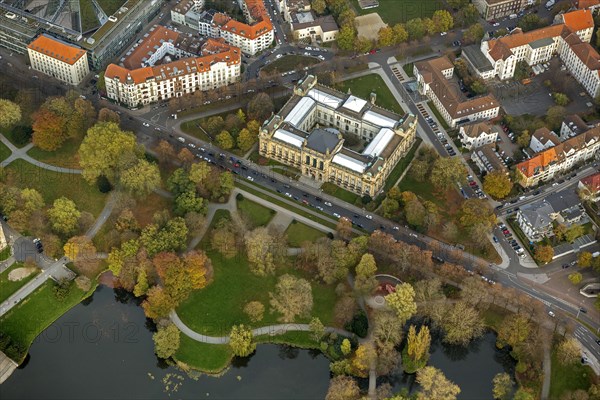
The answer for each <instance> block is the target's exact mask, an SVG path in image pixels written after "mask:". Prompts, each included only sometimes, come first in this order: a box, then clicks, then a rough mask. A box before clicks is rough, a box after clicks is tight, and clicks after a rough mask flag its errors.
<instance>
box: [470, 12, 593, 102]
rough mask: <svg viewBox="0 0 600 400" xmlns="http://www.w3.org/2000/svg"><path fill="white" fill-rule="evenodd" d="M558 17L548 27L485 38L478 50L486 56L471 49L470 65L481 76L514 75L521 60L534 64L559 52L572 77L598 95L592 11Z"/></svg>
mask: <svg viewBox="0 0 600 400" xmlns="http://www.w3.org/2000/svg"><path fill="white" fill-rule="evenodd" d="M556 21H557V23H556V24H554V25H551V26H548V27H544V28H540V29H535V30H533V31H529V32H523V31H521V29H515V30H513V31H512V32H511V33H510V34H509V35H506V36H503V37H500V38H497V39H491V40H485V41H482V42H481V46H480V49H479V52H480V53H482V55H483V58H482V57H481V56H480V55H479V54H475V51H473V49H470V53H468V54H467V57H465V58H466V60H467V61H468V62H469V64H470V65H469V67H470V68H471V69H472V70H473V71H474V72H475V73H476V75H478V76H479V77H481V78H482V79H490V78H493V77H494V76H498V78H499V79H501V80H504V79H511V78H512V77H513V76H514V73H515V68H516V66H517V63H518V62H520V61H524V62H526V63H527V64H528V65H530V66H533V65H537V64H541V63H545V62H547V61H549V60H550V59H551V58H552V57H554V56H555V55H556V54H558V56H559V57H560V59H561V60H562V62H563V63H564V65H565V67H566V68H567V69H568V70H569V72H570V73H571V74H572V75H573V77H574V78H575V79H576V80H577V81H578V82H579V83H580V84H581V85H582V86H583V87H584V88H585V90H586V91H587V92H588V93H589V94H590V96H592V97H594V98H595V97H596V96H598V94H600V55H598V52H597V51H596V50H595V49H594V48H593V47H592V46H591V45H590V44H589V42H590V40H591V38H592V32H593V30H594V18H593V16H592V13H591V11H590V10H576V11H571V12H567V13H565V14H559V15H558V16H557V19H556Z"/></svg>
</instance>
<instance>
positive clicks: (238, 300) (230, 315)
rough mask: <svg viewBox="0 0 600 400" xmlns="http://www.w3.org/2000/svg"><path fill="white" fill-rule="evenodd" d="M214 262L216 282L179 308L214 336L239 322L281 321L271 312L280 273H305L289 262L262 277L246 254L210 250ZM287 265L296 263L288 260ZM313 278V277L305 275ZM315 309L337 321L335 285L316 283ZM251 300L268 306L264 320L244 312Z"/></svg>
mask: <svg viewBox="0 0 600 400" xmlns="http://www.w3.org/2000/svg"><path fill="white" fill-rule="evenodd" d="M226 216H227V214H225V213H222V214H218V215H217V214H215V218H214V219H213V221H212V222H211V228H212V227H213V226H214V224H213V222H214V221H217V220H218V219H220V218H226ZM209 237H210V232H207V234H206V235H205V237H204V238H203V240H202V242H200V244H199V245H198V248H200V249H207V248H208V246H207V241H208V238H209ZM206 253H207V255H208V256H209V258H210V259H211V261H212V265H213V269H214V278H213V281H212V282H211V283H210V284H209V285H208V286H207V287H206V288H204V289H200V290H196V291H194V292H192V293H191V295H190V297H189V298H188V299H187V300H186V301H184V302H183V303H182V304H181V305H180V306H179V307H178V309H177V313H178V315H179V317H180V318H181V320H182V321H183V322H184V323H185V324H186V325H187V326H188V327H190V328H191V329H193V330H194V331H196V332H198V333H201V334H206V335H211V336H221V335H228V334H229V332H230V331H231V327H232V326H233V325H237V324H246V325H249V326H251V327H253V328H257V327H261V326H266V325H271V324H277V323H279V321H278V320H277V318H278V317H279V315H278V314H277V313H271V312H269V311H268V310H269V308H270V307H269V292H271V291H273V290H274V288H275V284H276V283H277V276H280V275H283V274H286V273H289V274H292V275H295V276H302V274H301V273H300V272H299V271H296V270H294V269H293V268H292V267H290V266H289V265H281V266H279V268H278V270H277V272H276V273H277V276H275V275H268V276H264V277H259V276H257V275H254V274H253V273H252V272H250V267H249V265H248V259H247V258H246V256H245V255H244V254H241V253H238V254H237V255H236V256H234V257H232V258H230V259H226V258H224V257H222V256H221V255H220V253H218V252H216V251H214V250H208V251H206ZM288 261H289V262H286V264H292V260H288ZM303 277H304V278H306V279H308V280H309V281H310V280H311V279H310V277H307V276H303ZM312 293H313V310H312V315H313V316H317V317H319V318H320V319H321V321H322V322H323V324H324V325H325V326H331V324H332V323H333V308H334V304H335V301H336V294H335V288H334V287H332V286H326V285H322V284H320V283H315V282H312ZM250 301H260V302H261V303H262V304H263V305H264V306H265V309H266V310H265V316H264V319H263V320H262V321H260V322H257V323H253V322H251V321H250V319H249V318H248V316H247V315H246V314H245V313H244V311H243V308H244V306H245V305H246V304H247V303H248V302H250ZM309 321H310V317H309V318H302V319H299V320H297V321H295V322H301V323H308V322H309Z"/></svg>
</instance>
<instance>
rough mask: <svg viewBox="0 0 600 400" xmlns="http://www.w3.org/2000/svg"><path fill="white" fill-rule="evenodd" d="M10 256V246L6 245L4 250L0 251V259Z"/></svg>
mask: <svg viewBox="0 0 600 400" xmlns="http://www.w3.org/2000/svg"><path fill="white" fill-rule="evenodd" d="M8 257H10V246H6V247H5V248H4V250H2V251H0V261H4V260H6V259H8Z"/></svg>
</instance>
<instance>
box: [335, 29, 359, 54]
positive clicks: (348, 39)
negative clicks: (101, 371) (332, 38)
mask: <svg viewBox="0 0 600 400" xmlns="http://www.w3.org/2000/svg"><path fill="white" fill-rule="evenodd" d="M355 39H356V31H355V30H354V27H352V26H348V25H346V26H342V29H340V33H339V34H338V36H337V45H338V47H339V48H340V49H341V50H352V49H353V48H354V40H355Z"/></svg>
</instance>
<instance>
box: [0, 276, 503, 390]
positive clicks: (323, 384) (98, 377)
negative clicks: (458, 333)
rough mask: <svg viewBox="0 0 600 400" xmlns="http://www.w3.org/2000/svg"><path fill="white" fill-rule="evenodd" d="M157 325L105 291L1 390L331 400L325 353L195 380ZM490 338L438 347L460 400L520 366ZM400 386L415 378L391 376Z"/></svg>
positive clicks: (436, 358)
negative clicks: (172, 361) (170, 359)
mask: <svg viewBox="0 0 600 400" xmlns="http://www.w3.org/2000/svg"><path fill="white" fill-rule="evenodd" d="M151 329H152V326H151V325H148V324H147V320H146V318H145V317H144V313H143V311H142V309H141V307H139V306H138V303H137V301H136V300H135V299H134V298H133V297H132V296H130V295H128V294H127V293H125V292H123V291H119V290H113V289H111V288H109V287H106V286H100V287H98V289H97V290H96V292H95V293H94V295H93V296H92V297H91V298H90V299H88V300H86V301H85V302H84V303H82V304H79V305H77V306H76V307H74V308H73V309H71V310H70V311H69V312H67V313H66V314H65V315H63V316H62V317H61V318H60V319H59V320H57V321H56V322H55V323H54V324H53V325H52V326H50V327H49V328H48V329H46V330H45V331H44V332H43V333H42V335H40V337H38V339H36V341H35V342H34V344H33V345H32V347H31V349H30V352H29V356H28V358H27V360H26V362H25V363H24V364H23V365H22V366H21V367H20V368H19V369H17V370H16V371H15V372H14V373H13V375H12V376H11V377H10V378H9V379H8V380H7V381H6V382H5V383H4V384H3V385H2V386H0V397H1V398H2V399H3V400H7V399H56V398H61V399H81V398H86V399H106V398H115V399H119V398H123V399H158V398H166V397H172V398H199V397H202V398H219V399H240V398H244V399H283V398H285V399H323V398H324V397H325V393H326V392H327V387H328V384H329V362H328V360H327V359H326V358H325V357H324V356H323V355H321V354H320V353H319V352H316V351H310V350H300V349H290V348H289V347H287V346H279V345H259V346H258V350H257V351H256V353H255V354H254V355H253V356H251V357H249V358H245V359H236V360H235V361H234V364H233V366H232V368H231V369H229V371H228V372H227V373H225V374H224V375H223V376H221V377H219V378H216V377H211V376H205V375H203V376H200V377H199V378H197V379H192V378H189V377H188V376H186V375H185V374H184V373H182V372H180V371H178V370H177V369H176V368H173V367H170V366H167V365H165V364H164V363H162V362H160V361H159V360H158V359H157V358H156V356H155V355H154V353H153V342H152V332H151ZM494 340H495V338H494V335H493V334H492V333H489V334H487V335H486V336H484V337H483V338H482V339H480V340H479V341H477V342H476V343H474V344H473V345H471V346H470V347H469V348H468V349H467V350H462V351H461V350H459V349H452V348H449V347H445V346H442V345H441V344H440V343H439V341H434V342H433V343H432V355H431V359H430V363H431V364H432V365H434V366H436V367H438V368H441V369H442V370H443V371H444V372H445V374H446V375H447V376H448V378H450V379H451V380H453V381H454V382H456V383H457V384H458V385H459V386H460V387H461V389H462V391H463V393H462V394H461V396H460V399H476V398H477V399H481V398H490V393H491V380H492V378H493V376H494V375H495V374H496V373H498V372H500V371H504V370H508V371H511V368H513V367H512V365H514V364H511V363H510V362H507V360H506V357H507V356H506V354H504V353H502V352H499V351H496V350H495V349H494V347H493V343H494ZM386 379H387V380H389V381H390V382H391V383H392V384H393V385H394V386H395V388H399V387H401V386H405V385H411V384H412V382H413V380H414V379H413V378H412V377H410V376H392V377H389V378H386Z"/></svg>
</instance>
